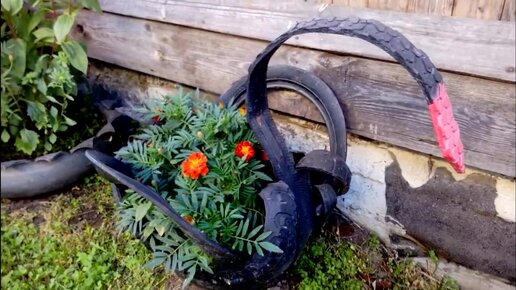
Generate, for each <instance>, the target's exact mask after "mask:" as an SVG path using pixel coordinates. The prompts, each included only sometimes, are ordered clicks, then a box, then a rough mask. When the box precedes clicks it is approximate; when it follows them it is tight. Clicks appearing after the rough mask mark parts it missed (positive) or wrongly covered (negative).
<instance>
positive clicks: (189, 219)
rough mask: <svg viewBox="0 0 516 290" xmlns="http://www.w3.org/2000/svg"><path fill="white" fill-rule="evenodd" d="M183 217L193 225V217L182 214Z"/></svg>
mask: <svg viewBox="0 0 516 290" xmlns="http://www.w3.org/2000/svg"><path fill="white" fill-rule="evenodd" d="M183 219H184V220H185V221H186V222H187V223H189V224H191V225H193V224H194V223H195V220H194V218H193V217H192V216H191V215H185V216H183Z"/></svg>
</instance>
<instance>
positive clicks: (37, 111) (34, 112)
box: [27, 101, 47, 124]
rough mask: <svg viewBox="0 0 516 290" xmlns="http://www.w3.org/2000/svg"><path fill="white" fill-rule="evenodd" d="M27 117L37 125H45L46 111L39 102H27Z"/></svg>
mask: <svg viewBox="0 0 516 290" xmlns="http://www.w3.org/2000/svg"><path fill="white" fill-rule="evenodd" d="M27 115H29V117H30V118H31V120H32V121H34V122H36V123H37V124H46V123H47V109H46V108H45V106H44V105H43V104H42V103H40V102H30V101H28V102H27Z"/></svg>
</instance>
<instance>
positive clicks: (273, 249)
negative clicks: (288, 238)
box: [260, 242, 283, 254]
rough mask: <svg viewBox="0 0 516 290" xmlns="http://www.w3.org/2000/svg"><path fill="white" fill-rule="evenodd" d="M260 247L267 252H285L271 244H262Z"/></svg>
mask: <svg viewBox="0 0 516 290" xmlns="http://www.w3.org/2000/svg"><path fill="white" fill-rule="evenodd" d="M260 246H261V247H262V248H264V249H265V250H267V251H269V252H272V253H279V254H282V253H283V250H281V249H280V248H279V247H278V246H276V245H275V244H273V243H271V242H260Z"/></svg>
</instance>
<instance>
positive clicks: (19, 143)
mask: <svg viewBox="0 0 516 290" xmlns="http://www.w3.org/2000/svg"><path fill="white" fill-rule="evenodd" d="M38 144H39V135H38V133H36V132H34V131H32V130H28V129H22V130H21V131H20V135H19V136H18V138H16V142H15V145H16V148H17V149H18V150H21V151H23V152H24V153H26V154H32V152H34V150H36V147H37V146H38Z"/></svg>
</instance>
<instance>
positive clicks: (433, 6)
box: [407, 0, 454, 16]
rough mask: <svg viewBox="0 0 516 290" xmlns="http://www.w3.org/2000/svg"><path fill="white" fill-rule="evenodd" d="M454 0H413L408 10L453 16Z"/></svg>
mask: <svg viewBox="0 0 516 290" xmlns="http://www.w3.org/2000/svg"><path fill="white" fill-rule="evenodd" d="M453 1H454V0H411V1H409V3H408V7H407V12H414V13H421V14H430V15H437V16H451V14H452V9H453Z"/></svg>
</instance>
